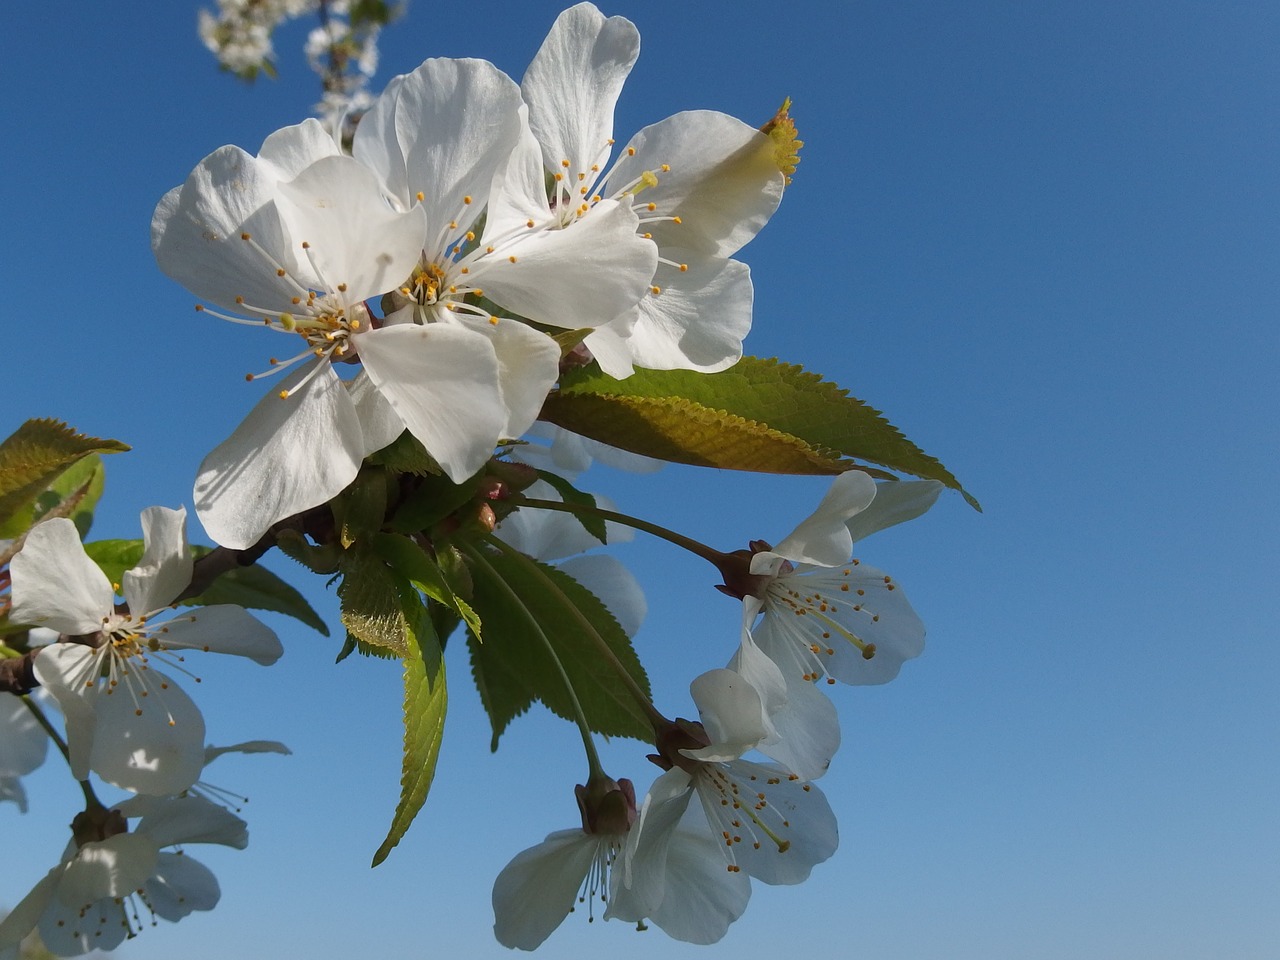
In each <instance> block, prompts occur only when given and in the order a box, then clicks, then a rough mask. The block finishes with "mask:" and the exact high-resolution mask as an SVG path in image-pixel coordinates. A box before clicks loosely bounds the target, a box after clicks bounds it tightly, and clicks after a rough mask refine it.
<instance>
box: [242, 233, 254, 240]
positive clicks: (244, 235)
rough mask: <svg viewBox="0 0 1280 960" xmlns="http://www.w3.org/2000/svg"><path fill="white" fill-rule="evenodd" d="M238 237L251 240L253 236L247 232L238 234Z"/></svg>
mask: <svg viewBox="0 0 1280 960" xmlns="http://www.w3.org/2000/svg"><path fill="white" fill-rule="evenodd" d="M240 239H241V240H252V239H253V237H251V236H250V235H249V234H247V233H242V234H240Z"/></svg>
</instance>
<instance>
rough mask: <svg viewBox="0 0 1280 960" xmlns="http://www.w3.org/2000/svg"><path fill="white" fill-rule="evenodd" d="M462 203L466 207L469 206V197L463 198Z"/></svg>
mask: <svg viewBox="0 0 1280 960" xmlns="http://www.w3.org/2000/svg"><path fill="white" fill-rule="evenodd" d="M462 202H463V203H465V204H467V205H468V206H470V205H471V197H469V196H466V197H463V198H462Z"/></svg>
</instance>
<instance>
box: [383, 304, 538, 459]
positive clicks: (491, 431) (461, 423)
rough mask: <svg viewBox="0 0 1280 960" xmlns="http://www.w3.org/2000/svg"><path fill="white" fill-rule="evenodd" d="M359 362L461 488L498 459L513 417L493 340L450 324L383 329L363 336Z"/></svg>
mask: <svg viewBox="0 0 1280 960" xmlns="http://www.w3.org/2000/svg"><path fill="white" fill-rule="evenodd" d="M544 339H546V338H544ZM360 357H361V359H362V360H363V361H364V367H365V370H366V372H368V374H369V377H370V378H371V379H372V380H373V382H374V384H376V385H377V387H378V390H379V391H380V392H381V393H382V395H383V396H384V397H386V398H387V400H388V401H390V403H391V406H392V407H394V408H395V411H396V414H397V415H398V416H399V417H400V419H401V420H403V421H404V424H405V426H406V427H408V429H409V431H410V432H411V433H412V434H413V435H414V436H415V437H417V438H418V439H419V440H420V441H422V444H423V446H425V447H426V448H427V452H428V453H430V454H431V456H432V457H434V458H435V460H436V462H437V463H439V464H440V466H441V467H442V468H443V469H444V471H445V473H447V474H448V475H449V478H450V479H451V480H453V481H454V482H455V483H461V482H462V481H463V480H466V479H467V478H468V477H470V476H471V475H472V474H474V473H475V472H476V471H477V470H479V469H480V467H481V466H483V465H484V463H485V461H486V460H488V459H489V457H491V456H492V455H493V448H494V445H495V444H496V443H497V442H498V437H499V435H500V434H501V433H502V432H503V430H504V429H505V427H506V425H507V419H508V410H507V407H506V404H505V403H504V402H503V399H502V392H501V389H500V387H499V385H498V376H499V368H498V358H497V356H496V354H495V353H494V347H493V345H492V342H491V341H490V339H489V338H488V337H486V336H485V335H483V334H480V333H476V332H474V331H472V330H470V329H468V328H465V327H462V326H459V325H454V324H444V323H431V324H426V325H424V326H417V325H413V324H404V325H400V326H393V327H383V328H381V329H379V330H373V331H370V332H369V333H366V334H364V335H363V336H361V337H360Z"/></svg>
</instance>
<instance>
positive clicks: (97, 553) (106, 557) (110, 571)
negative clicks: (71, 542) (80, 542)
mask: <svg viewBox="0 0 1280 960" xmlns="http://www.w3.org/2000/svg"><path fill="white" fill-rule="evenodd" d="M84 552H85V553H87V554H88V555H89V559H90V560H92V561H93V562H94V563H96V564H97V565H98V567H99V568H100V569H101V570H102V572H103V573H105V574H106V575H107V579H108V580H110V581H111V582H112V583H120V581H121V580H123V579H124V572H125V571H126V570H128V569H130V568H131V567H136V566H137V565H138V564H139V563H141V562H142V552H143V543H142V541H141V540H95V541H94V542H93V543H86V544H85V545H84Z"/></svg>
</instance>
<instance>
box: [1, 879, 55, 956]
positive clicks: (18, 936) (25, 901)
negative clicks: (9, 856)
mask: <svg viewBox="0 0 1280 960" xmlns="http://www.w3.org/2000/svg"><path fill="white" fill-rule="evenodd" d="M62 870H63V867H62V865H61V864H59V865H58V866H56V867H54V868H53V869H52V870H50V871H49V872H48V873H46V874H45V875H44V876H43V877H41V878H40V882H39V883H37V884H36V885H35V886H34V887H32V888H31V892H30V893H28V894H27V895H26V896H25V897H23V898H22V899H21V900H20V901H19V902H18V905H17V906H15V907H14V908H13V909H12V910H10V911H9V913H8V914H7V915H6V916H5V917H4V918H3V919H0V950H7V949H9V948H10V947H16V946H17V945H18V944H19V943H21V942H22V941H23V940H24V939H25V938H26V936H27V934H29V933H30V932H31V931H32V930H34V929H35V927H36V924H37V923H39V922H40V916H41V914H43V913H44V911H45V908H46V907H47V906H48V905H49V902H50V901H51V900H52V899H53V896H54V892H55V891H56V890H57V887H58V880H59V879H61V877H62Z"/></svg>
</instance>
